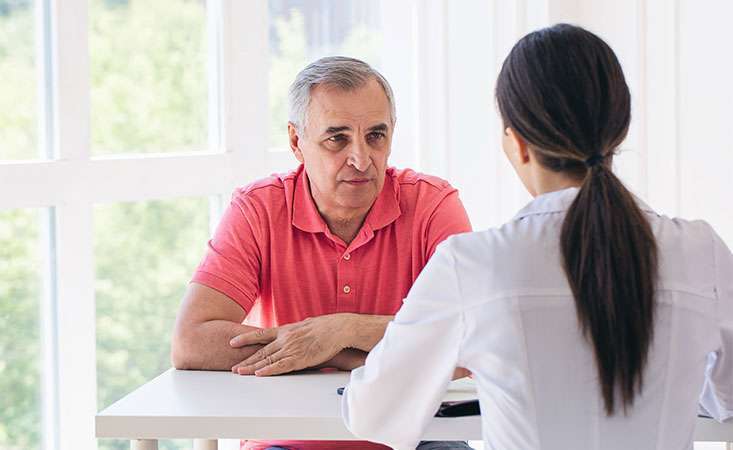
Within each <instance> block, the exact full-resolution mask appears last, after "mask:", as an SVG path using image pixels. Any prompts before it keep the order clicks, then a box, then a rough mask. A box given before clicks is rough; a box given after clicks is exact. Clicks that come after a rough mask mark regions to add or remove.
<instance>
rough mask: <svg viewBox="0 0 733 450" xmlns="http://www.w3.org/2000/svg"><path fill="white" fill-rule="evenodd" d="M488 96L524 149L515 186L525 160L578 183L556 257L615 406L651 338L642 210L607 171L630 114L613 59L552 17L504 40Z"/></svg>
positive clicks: (649, 249)
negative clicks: (506, 50)
mask: <svg viewBox="0 0 733 450" xmlns="http://www.w3.org/2000/svg"><path fill="white" fill-rule="evenodd" d="M496 99H497V103H498V106H499V111H500V113H501V116H502V119H503V121H504V126H505V137H504V140H505V144H507V143H508V144H509V145H510V146H513V147H515V148H519V149H520V150H521V151H522V152H525V153H526V155H528V156H527V157H526V158H524V159H525V160H526V161H519V162H517V160H516V158H514V160H513V165H514V166H515V168H516V169H517V172H518V173H519V175H520V177H521V178H522V181H523V182H524V183H525V185H528V180H527V173H528V172H527V169H526V166H529V165H532V164H533V165H534V167H536V166H537V165H539V166H541V167H542V168H543V169H542V170H545V171H547V172H550V173H557V174H559V175H562V176H564V177H566V178H568V179H570V180H574V181H575V183H574V184H576V185H578V186H580V189H579V191H578V194H577V196H576V197H575V200H574V201H573V203H572V204H571V206H570V207H569V209H568V211H567V214H566V216H565V219H564V222H563V227H562V232H561V236H560V249H561V257H562V261H561V262H562V265H563V269H564V271H565V274H566V276H567V279H568V284H569V286H570V289H571V291H572V293H573V297H574V299H575V307H576V312H577V315H578V321H579V323H580V329H581V330H582V332H583V334H584V335H585V336H586V337H587V338H588V340H589V341H590V343H591V345H592V347H593V352H594V354H595V361H596V365H597V368H598V374H599V382H600V385H601V394H602V396H603V400H604V404H605V409H606V412H607V414H609V415H611V414H613V413H614V412H615V410H616V407H617V405H618V404H619V403H620V404H621V407H622V409H623V410H624V412H625V411H626V410H627V407H629V406H631V405H632V404H633V400H634V397H635V395H636V394H637V393H638V392H639V391H640V390H641V388H642V381H643V369H644V367H645V364H646V360H647V354H648V350H649V347H650V344H651V341H652V337H653V325H654V300H653V297H654V290H655V289H654V288H655V283H656V276H657V247H656V242H655V240H654V235H653V233H652V230H651V227H650V225H649V222H648V221H647V218H646V216H645V215H644V213H643V212H642V211H641V209H640V208H639V206H638V205H637V204H636V201H635V199H634V197H633V195H632V194H631V193H630V192H629V191H628V190H627V189H626V188H625V187H624V185H623V184H622V183H621V181H620V180H619V179H618V178H617V177H616V176H615V175H614V174H613V172H612V171H611V159H612V157H613V153H614V151H615V150H616V148H617V147H618V146H619V144H620V143H621V141H623V139H624V138H625V136H626V133H627V131H628V128H629V120H630V96H629V89H628V86H627V85H626V81H625V80H624V75H623V72H622V70H621V66H620V64H619V62H618V60H617V59H616V56H615V55H614V53H613V51H612V50H611V49H610V48H609V47H608V45H606V43H605V42H603V40H601V39H600V38H599V37H597V36H596V35H594V34H593V33H591V32H589V31H586V30H584V29H582V28H580V27H576V26H572V25H564V24H562V25H555V26H553V27H550V28H546V29H543V30H539V31H536V32H534V33H530V34H529V35H527V36H525V37H524V38H522V39H521V40H520V41H519V42H518V43H517V44H516V45H515V46H514V48H513V49H512V51H511V52H510V54H509V56H508V57H507V58H506V60H505V61H504V65H503V67H502V69H501V73H500V74H499V79H498V81H497V86H496ZM510 156H511V155H510ZM510 159H512V158H511V157H510ZM529 161H532V164H529ZM529 187H530V186H529V185H528V188H529ZM530 191H531V189H530ZM533 193H534V192H533Z"/></svg>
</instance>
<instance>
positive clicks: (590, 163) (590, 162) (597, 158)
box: [585, 153, 605, 168]
mask: <svg viewBox="0 0 733 450" xmlns="http://www.w3.org/2000/svg"><path fill="white" fill-rule="evenodd" d="M604 158H605V156H604V155H602V154H600V153H596V154H595V155H593V156H591V157H590V158H588V159H586V160H585V166H586V167H588V168H591V167H594V166H597V165H598V163H600V162H602V161H603V159H604Z"/></svg>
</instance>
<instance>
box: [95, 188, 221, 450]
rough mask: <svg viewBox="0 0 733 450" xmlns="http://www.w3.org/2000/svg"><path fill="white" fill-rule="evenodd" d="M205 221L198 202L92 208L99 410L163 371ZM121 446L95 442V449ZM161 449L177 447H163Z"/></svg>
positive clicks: (121, 445)
mask: <svg viewBox="0 0 733 450" xmlns="http://www.w3.org/2000/svg"><path fill="white" fill-rule="evenodd" d="M208 216H209V206H208V200H207V199H206V198H183V199H175V200H164V201H158V200H155V201H145V202H135V203H112V204H108V205H100V206H97V207H95V211H94V236H95V251H94V257H95V266H96V286H95V291H96V309H97V314H96V316H97V380H98V381H97V393H98V394H97V403H98V407H99V409H102V408H105V407H107V406H109V405H110V404H112V403H113V402H115V401H117V400H119V399H120V398H122V397H123V396H125V395H126V394H128V393H130V392H131V391H132V390H134V389H135V388H137V387H139V386H141V385H142V384H144V383H145V382H147V381H149V380H151V379H152V378H153V377H155V376H157V375H159V374H161V373H162V372H164V371H166V370H167V369H168V368H170V339H171V331H172V330H173V324H174V322H175V317H176V312H177V311H178V305H179V304H180V301H181V298H182V296H183V292H184V290H185V289H186V282H187V280H188V279H190V277H191V275H192V274H193V271H194V269H195V268H196V266H197V265H198V262H199V260H200V258H201V257H202V256H203V250H204V248H205V245H206V241H207V236H208V235H209V217H208ZM129 445H130V444H129V442H126V441H107V440H103V441H100V443H99V448H100V449H110V450H112V449H120V450H122V449H127V448H129ZM185 445H190V442H185ZM161 448H171V449H172V448H185V447H180V446H176V445H175V443H171V442H166V446H162V447H161Z"/></svg>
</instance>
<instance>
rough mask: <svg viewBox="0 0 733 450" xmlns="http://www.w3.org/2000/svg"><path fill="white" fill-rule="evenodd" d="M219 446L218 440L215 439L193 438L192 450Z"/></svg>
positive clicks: (210, 448)
mask: <svg viewBox="0 0 733 450" xmlns="http://www.w3.org/2000/svg"><path fill="white" fill-rule="evenodd" d="M218 448H219V441H217V440H216V439H212V440H207V439H194V440H193V450H217V449H218Z"/></svg>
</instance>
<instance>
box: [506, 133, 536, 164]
mask: <svg viewBox="0 0 733 450" xmlns="http://www.w3.org/2000/svg"><path fill="white" fill-rule="evenodd" d="M504 133H505V134H506V135H507V136H508V137H509V140H510V143H511V150H512V151H513V152H514V155H512V157H513V158H514V160H515V161H516V162H518V163H521V164H527V163H528V162H529V159H530V153H529V147H528V146H527V141H525V140H524V138H523V137H522V136H520V135H519V134H518V133H517V132H516V131H514V129H512V128H507V129H505V130H504Z"/></svg>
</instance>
